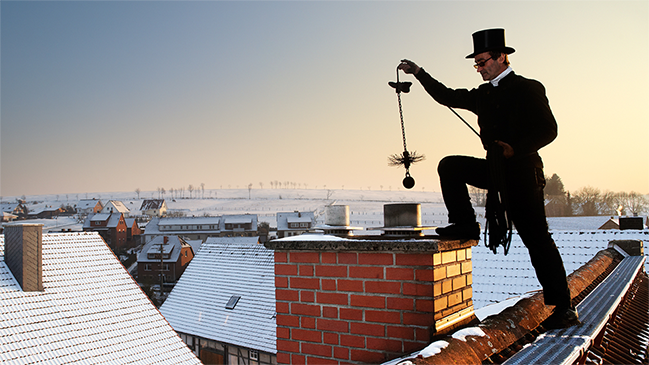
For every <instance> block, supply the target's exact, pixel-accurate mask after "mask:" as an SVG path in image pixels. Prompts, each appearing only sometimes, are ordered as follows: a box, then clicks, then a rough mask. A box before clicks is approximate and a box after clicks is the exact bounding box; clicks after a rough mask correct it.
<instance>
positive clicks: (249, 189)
mask: <svg viewBox="0 0 649 365" xmlns="http://www.w3.org/2000/svg"><path fill="white" fill-rule="evenodd" d="M251 190H252V183H250V184H248V200H250V191H251Z"/></svg>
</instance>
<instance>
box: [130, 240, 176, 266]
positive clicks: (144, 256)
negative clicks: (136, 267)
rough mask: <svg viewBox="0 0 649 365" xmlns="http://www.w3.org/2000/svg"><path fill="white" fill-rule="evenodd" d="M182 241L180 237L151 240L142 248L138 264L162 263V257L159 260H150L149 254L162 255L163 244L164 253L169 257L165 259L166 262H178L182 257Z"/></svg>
mask: <svg viewBox="0 0 649 365" xmlns="http://www.w3.org/2000/svg"><path fill="white" fill-rule="evenodd" d="M165 237H167V243H164V239H165ZM182 242H184V240H183V241H181V239H180V238H179V237H178V236H159V237H156V238H154V239H152V240H151V242H149V243H147V244H146V245H144V247H142V250H141V251H140V254H139V255H138V257H137V262H160V257H159V256H158V258H149V257H148V254H154V255H155V254H160V244H161V243H162V252H163V254H165V255H169V257H168V258H164V259H163V260H164V261H165V262H177V261H178V257H180V250H181V248H182Z"/></svg>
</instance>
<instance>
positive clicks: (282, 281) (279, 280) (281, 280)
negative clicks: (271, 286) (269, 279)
mask: <svg viewBox="0 0 649 365" xmlns="http://www.w3.org/2000/svg"><path fill="white" fill-rule="evenodd" d="M275 287H276V288H288V278H285V277H281V276H275Z"/></svg>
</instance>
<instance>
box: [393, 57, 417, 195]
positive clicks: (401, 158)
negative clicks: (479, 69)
mask: <svg viewBox="0 0 649 365" xmlns="http://www.w3.org/2000/svg"><path fill="white" fill-rule="evenodd" d="M388 85H390V86H391V87H393V88H394V89H395V90H396V92H397V100H398V101H399V117H400V118H401V136H402V137H403V153H401V154H396V155H391V156H389V157H388V161H389V163H388V164H389V165H390V166H401V165H403V167H405V168H406V177H405V178H404V179H403V187H404V188H406V189H412V188H413V186H415V179H413V178H412V176H410V165H412V164H413V163H415V162H419V161H422V160H424V159H425V156H424V155H419V154H417V151H412V152H409V151H408V147H407V146H406V127H405V124H404V123H403V109H402V108H401V92H404V93H409V92H410V86H411V85H412V82H409V81H404V82H400V81H399V67H397V82H392V81H390V82H388Z"/></svg>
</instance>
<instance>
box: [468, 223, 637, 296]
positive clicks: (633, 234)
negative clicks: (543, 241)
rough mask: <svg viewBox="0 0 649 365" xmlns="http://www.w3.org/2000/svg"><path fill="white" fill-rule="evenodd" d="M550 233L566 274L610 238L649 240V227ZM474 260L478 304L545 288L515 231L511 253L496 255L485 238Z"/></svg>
mask: <svg viewBox="0 0 649 365" xmlns="http://www.w3.org/2000/svg"><path fill="white" fill-rule="evenodd" d="M604 218H606V217H604ZM550 233H551V234H552V238H553V239H554V241H555V243H556V245H557V247H558V248H559V252H560V253H561V258H562V259H563V264H564V267H565V269H566V274H570V273H572V272H573V271H575V270H577V269H578V268H580V267H581V266H582V265H584V264H585V263H586V262H588V261H589V260H590V259H592V258H593V257H594V256H595V255H596V254H597V252H599V251H601V250H604V249H606V248H607V247H608V244H609V242H610V241H613V240H641V241H643V242H647V241H649V230H622V231H621V230H598V229H593V230H574V231H563V230H551V231H550ZM645 254H646V252H645ZM472 264H473V305H474V307H475V308H481V307H483V306H486V305H488V304H491V303H496V302H501V301H503V300H505V299H508V298H511V297H514V296H518V295H521V294H524V293H527V292H529V291H534V290H540V289H541V285H540V284H539V282H538V280H537V278H536V272H535V271H534V268H533V267H532V264H531V262H530V256H529V253H528V252H527V248H525V246H524V245H523V242H522V241H521V239H520V237H519V236H518V234H516V232H515V231H514V234H513V237H512V243H511V247H510V250H509V254H508V255H507V256H505V255H503V253H502V248H499V251H498V254H497V255H494V253H493V252H492V251H491V250H490V249H488V248H487V247H485V245H484V242H483V241H482V238H481V240H480V243H479V244H478V246H475V247H473V250H472ZM646 269H647V267H645V270H646Z"/></svg>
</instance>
